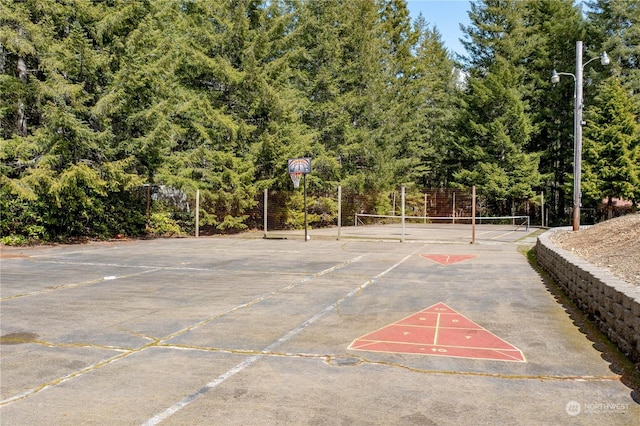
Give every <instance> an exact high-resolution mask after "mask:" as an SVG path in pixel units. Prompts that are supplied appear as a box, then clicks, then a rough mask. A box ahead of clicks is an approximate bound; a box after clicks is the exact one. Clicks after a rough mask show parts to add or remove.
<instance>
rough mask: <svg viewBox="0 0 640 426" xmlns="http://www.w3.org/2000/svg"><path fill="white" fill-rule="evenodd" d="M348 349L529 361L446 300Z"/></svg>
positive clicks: (378, 331) (368, 336) (366, 336)
mask: <svg viewBox="0 0 640 426" xmlns="http://www.w3.org/2000/svg"><path fill="white" fill-rule="evenodd" d="M348 349H353V350H358V351H369V352H392V353H403V354H424V355H439V356H448V357H456V358H473V359H488V360H495V361H518V362H525V358H524V355H523V354H522V352H521V351H520V350H519V349H518V348H516V347H515V346H513V345H511V344H509V343H507V342H505V341H504V340H502V339H501V338H499V337H498V336H496V335H495V334H493V333H491V332H489V331H488V330H486V329H485V328H483V327H481V326H480V325H478V324H476V323H475V322H473V321H471V320H469V319H468V318H466V317H465V316H464V315H461V314H459V313H458V312H456V311H454V310H453V309H451V308H450V307H448V306H447V305H445V304H444V303H437V304H435V305H433V306H430V307H428V308H427V309H424V310H422V311H420V312H417V313H415V314H413V315H409V316H408V317H405V318H403V319H401V320H399V321H396V322H394V323H393V324H390V325H387V326H386V327H382V328H380V329H378V330H375V331H373V332H371V333H369V334H366V335H364V336H362V337H360V338H358V339H356V340H354V341H353V342H352V343H351V345H350V346H349V348H348Z"/></svg>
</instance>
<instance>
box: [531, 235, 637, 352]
mask: <svg viewBox="0 0 640 426" xmlns="http://www.w3.org/2000/svg"><path fill="white" fill-rule="evenodd" d="M567 229H568V228H557V229H553V230H550V231H547V232H545V233H544V234H542V235H540V236H539V237H538V242H537V244H536V256H537V259H538V264H539V265H540V266H541V267H542V268H543V269H544V270H545V271H546V272H547V273H548V274H549V275H550V276H551V277H552V278H553V280H554V281H555V282H556V283H557V284H558V285H560V286H561V287H562V288H563V289H564V291H565V292H566V293H567V295H569V297H571V298H572V299H573V301H574V302H575V303H576V304H577V305H578V307H579V308H580V309H581V310H582V311H583V312H584V313H586V314H587V315H588V316H589V317H590V318H592V319H594V320H595V322H596V324H597V325H598V327H599V328H600V330H601V331H602V332H603V333H604V334H606V335H607V336H608V337H609V339H611V341H612V342H613V343H615V344H616V345H617V346H618V348H620V350H621V351H622V352H623V353H624V354H626V355H627V356H628V357H629V359H631V360H632V361H633V362H640V287H636V286H633V285H631V284H630V283H628V282H626V281H623V280H621V279H619V278H617V277H616V276H614V275H613V274H612V273H611V272H609V271H607V270H606V269H604V268H600V267H597V266H595V265H593V264H591V263H589V262H587V261H586V260H584V259H581V258H579V257H578V256H576V255H574V254H572V253H571V252H569V251H567V250H563V249H561V248H560V247H557V246H555V245H554V244H553V243H552V242H551V239H550V237H551V236H552V235H553V233H554V232H558V231H561V230H567Z"/></svg>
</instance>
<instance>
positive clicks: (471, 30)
mask: <svg viewBox="0 0 640 426" xmlns="http://www.w3.org/2000/svg"><path fill="white" fill-rule="evenodd" d="M526 6H527V3H526V2H517V1H513V2H502V1H494V0H486V1H483V2H481V3H479V4H475V5H472V11H471V13H470V17H471V20H472V25H471V26H469V27H467V28H466V29H465V32H466V33H467V34H468V36H469V37H470V39H471V40H469V41H467V42H466V43H465V46H466V48H467V50H468V51H469V52H471V53H472V54H473V56H472V57H470V58H467V72H468V73H469V79H468V82H467V85H468V86H467V91H466V93H465V95H464V96H463V98H462V101H463V112H462V113H461V115H460V117H459V123H460V124H459V131H458V132H459V133H458V134H459V141H458V142H457V144H456V146H455V148H454V149H453V150H452V154H453V155H454V158H455V159H456V161H459V165H460V167H461V170H460V171H458V172H457V173H454V176H453V177H454V180H455V181H456V182H457V183H458V184H461V185H465V186H471V185H476V186H477V187H478V190H479V192H480V193H482V194H483V195H484V196H486V197H487V198H488V200H489V201H490V202H491V203H493V204H494V205H495V207H496V208H497V209H498V210H499V211H502V212H503V213H506V209H507V207H508V206H509V205H513V204H515V203H521V202H524V201H527V200H529V199H530V198H533V196H534V194H535V190H536V188H539V185H540V180H541V176H540V174H539V172H538V160H539V156H538V155H537V154H536V153H527V152H526V147H527V145H528V142H529V139H530V137H531V134H532V124H531V120H530V117H529V114H528V104H527V102H526V101H525V100H524V98H523V96H524V94H525V93H526V92H527V90H526V85H525V78H524V76H525V74H526V71H525V67H524V64H525V63H526V59H527V57H528V54H529V51H528V49H527V48H528V47H530V46H528V45H527V43H526V40H527V35H528V31H529V30H528V29H527V28H526V16H527V13H526ZM509 201H510V202H509Z"/></svg>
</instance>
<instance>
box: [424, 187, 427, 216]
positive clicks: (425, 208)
mask: <svg viewBox="0 0 640 426" xmlns="http://www.w3.org/2000/svg"><path fill="white" fill-rule="evenodd" d="M424 223H427V193H426V192H425V193H424Z"/></svg>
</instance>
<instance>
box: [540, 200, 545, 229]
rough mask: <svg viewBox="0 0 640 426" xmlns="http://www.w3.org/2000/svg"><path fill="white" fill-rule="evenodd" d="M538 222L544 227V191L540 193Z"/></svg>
mask: <svg viewBox="0 0 640 426" xmlns="http://www.w3.org/2000/svg"><path fill="white" fill-rule="evenodd" d="M540 224H541V225H542V228H544V191H542V192H541V193H540Z"/></svg>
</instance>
